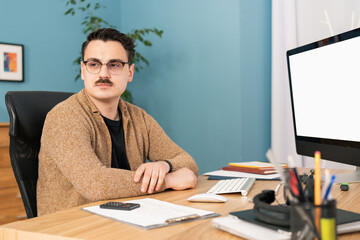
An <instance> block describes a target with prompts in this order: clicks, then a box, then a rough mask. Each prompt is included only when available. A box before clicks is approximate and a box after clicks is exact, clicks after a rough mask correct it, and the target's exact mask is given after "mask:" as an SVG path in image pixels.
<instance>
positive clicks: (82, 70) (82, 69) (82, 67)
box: [80, 62, 86, 81]
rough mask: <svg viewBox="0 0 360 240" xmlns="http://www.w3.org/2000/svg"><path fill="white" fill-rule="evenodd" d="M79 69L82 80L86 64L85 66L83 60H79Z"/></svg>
mask: <svg viewBox="0 0 360 240" xmlns="http://www.w3.org/2000/svg"><path fill="white" fill-rule="evenodd" d="M80 66H81V69H80V72H81V79H82V80H83V81H84V79H85V76H84V75H85V72H84V71H86V69H85V68H86V66H85V64H84V62H81V65H80Z"/></svg>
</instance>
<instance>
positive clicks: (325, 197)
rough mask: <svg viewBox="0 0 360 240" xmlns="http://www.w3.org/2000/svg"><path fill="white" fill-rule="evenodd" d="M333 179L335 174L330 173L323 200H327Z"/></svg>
mask: <svg viewBox="0 0 360 240" xmlns="http://www.w3.org/2000/svg"><path fill="white" fill-rule="evenodd" d="M334 181H335V175H332V176H331V181H330V183H329V186H328V187H327V189H326V192H325V196H324V201H325V200H328V198H329V194H330V191H331V186H332V185H333V183H334Z"/></svg>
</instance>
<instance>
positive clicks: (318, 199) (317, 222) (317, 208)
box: [314, 151, 321, 232]
mask: <svg viewBox="0 0 360 240" xmlns="http://www.w3.org/2000/svg"><path fill="white" fill-rule="evenodd" d="M320 158H321V153H320V152H319V151H316V152H315V182H314V204H315V225H316V228H317V230H318V232H320V231H319V230H320V205H321V195H320V194H321V193H320V191H321V189H320V188H321V172H320Z"/></svg>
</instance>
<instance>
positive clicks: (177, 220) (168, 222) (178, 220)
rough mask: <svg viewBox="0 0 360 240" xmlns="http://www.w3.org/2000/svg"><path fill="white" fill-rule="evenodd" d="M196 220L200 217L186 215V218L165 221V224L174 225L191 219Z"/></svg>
mask: <svg viewBox="0 0 360 240" xmlns="http://www.w3.org/2000/svg"><path fill="white" fill-rule="evenodd" d="M197 218H200V215H198V214H191V215H187V216H181V217H175V218H170V219H167V220H166V221H165V223H167V224H170V223H176V222H183V221H188V220H193V219H197Z"/></svg>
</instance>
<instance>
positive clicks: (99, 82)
mask: <svg viewBox="0 0 360 240" xmlns="http://www.w3.org/2000/svg"><path fill="white" fill-rule="evenodd" d="M101 83H105V84H109V85H112V82H111V81H110V80H109V79H107V78H100V79H99V80H97V81H96V82H95V85H97V84H101Z"/></svg>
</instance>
